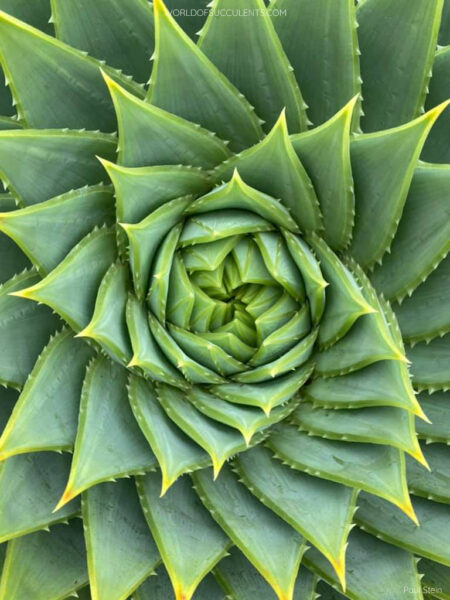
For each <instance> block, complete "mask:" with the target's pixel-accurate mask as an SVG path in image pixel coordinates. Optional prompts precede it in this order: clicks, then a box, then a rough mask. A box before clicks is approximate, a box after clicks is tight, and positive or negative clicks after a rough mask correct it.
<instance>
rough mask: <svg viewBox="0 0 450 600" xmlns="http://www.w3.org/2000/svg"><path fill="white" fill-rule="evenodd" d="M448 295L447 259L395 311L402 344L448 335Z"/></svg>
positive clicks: (449, 263) (449, 272)
mask: <svg viewBox="0 0 450 600" xmlns="http://www.w3.org/2000/svg"><path fill="white" fill-rule="evenodd" d="M449 217H450V214H449ZM449 235H450V234H449ZM449 293H450V256H447V258H445V259H444V260H443V261H442V262H441V264H440V265H439V266H438V267H437V269H436V270H435V271H434V272H433V273H432V274H431V275H430V276H429V277H428V279H427V280H426V281H425V282H424V283H422V285H420V286H419V287H418V288H416V290H415V291H414V293H413V294H412V296H411V297H410V298H407V299H406V300H405V301H404V302H403V304H402V305H401V306H399V307H398V308H396V311H395V312H396V315H397V318H398V322H399V325H400V328H401V330H402V335H403V339H404V340H405V341H407V342H417V341H421V340H427V341H429V340H430V339H432V338H435V337H437V336H439V335H440V336H442V335H444V334H445V333H448V332H449V331H450V315H449V311H448V310H446V304H445V300H446V298H448V296H449ZM447 308H448V307H447Z"/></svg>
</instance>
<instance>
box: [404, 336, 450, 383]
mask: <svg viewBox="0 0 450 600" xmlns="http://www.w3.org/2000/svg"><path fill="white" fill-rule="evenodd" d="M406 351H407V356H408V359H409V360H410V361H411V363H412V364H411V375H412V382H413V384H414V386H415V387H417V388H418V389H419V390H428V391H429V393H430V394H431V393H433V392H435V391H436V390H448V389H450V375H449V372H448V365H449V363H450V335H448V334H447V335H446V336H444V337H443V338H442V339H440V338H436V339H434V340H433V341H432V342H430V343H429V344H425V343H423V342H421V343H420V344H417V346H414V348H407V349H406Z"/></svg>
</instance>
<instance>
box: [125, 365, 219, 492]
mask: <svg viewBox="0 0 450 600" xmlns="http://www.w3.org/2000/svg"><path fill="white" fill-rule="evenodd" d="M129 399H130V404H131V408H132V410H133V413H134V415H135V417H136V420H137V422H138V424H139V427H140V428H141V430H142V432H143V434H144V435H145V437H146V439H147V441H148V443H149V444H150V446H151V447H152V450H153V452H154V453H155V455H156V457H157V459H158V463H159V466H160V468H161V472H162V482H161V496H163V495H164V494H165V493H166V491H167V490H168V488H169V487H170V486H171V485H172V484H173V483H174V482H175V481H176V480H177V479H178V477H179V476H180V475H182V474H183V473H189V472H190V471H192V470H194V469H198V468H202V467H205V466H207V465H209V464H210V460H209V457H208V455H207V454H206V452H205V451H204V450H203V449H202V448H200V446H198V445H197V444H195V443H194V442H193V441H192V440H191V439H190V438H189V437H187V436H186V435H185V434H184V433H183V432H182V431H181V430H180V429H179V428H178V427H177V426H176V425H175V424H174V423H173V421H172V420H171V419H169V418H168V417H167V415H166V413H165V412H164V410H163V409H162V408H161V406H160V404H159V402H158V400H157V397H156V392H155V390H154V388H153V386H152V384H150V383H148V382H146V381H144V380H143V379H141V378H139V377H135V376H132V377H131V379H130V391H129Z"/></svg>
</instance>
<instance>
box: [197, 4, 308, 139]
mask: <svg viewBox="0 0 450 600" xmlns="http://www.w3.org/2000/svg"><path fill="white" fill-rule="evenodd" d="M212 8H213V10H212V12H211V13H210V16H209V18H208V19H207V20H206V23H205V26H204V28H203V29H202V31H201V35H200V38H199V41H198V47H199V48H200V49H201V50H202V51H203V52H204V53H205V54H206V56H207V57H208V58H209V59H210V60H211V61H212V62H213V63H214V64H215V65H216V67H217V68H218V69H219V71H220V72H221V73H223V74H224V75H225V76H226V77H228V79H229V80H230V81H231V83H233V84H234V85H235V86H236V88H237V89H238V90H239V91H240V92H242V93H243V94H244V96H245V97H246V98H247V100H248V101H249V102H250V103H251V104H252V105H253V106H254V107H255V109H256V113H257V114H258V116H259V117H261V118H262V119H264V121H265V127H264V129H265V130H266V131H269V130H270V129H271V128H272V126H273V125H274V124H275V122H276V120H277V119H278V116H279V114H280V112H281V110H282V109H284V108H285V109H286V117H287V124H288V126H289V130H290V131H291V132H292V133H294V132H297V131H303V130H305V129H306V128H307V118H306V113H305V108H306V105H305V103H304V102H303V98H302V96H301V93H300V90H299V88H298V84H297V82H296V80H295V76H294V74H293V73H292V67H291V65H290V64H289V60H288V58H287V56H286V54H285V53H284V50H283V46H282V45H281V42H280V39H279V38H278V36H277V34H276V32H275V28H274V26H273V23H272V21H271V19H270V17H269V15H268V13H267V11H266V10H265V6H264V2H263V0H215V2H214V4H213V6H212ZM244 11H248V13H247V18H245V19H243V18H242V16H243V14H244ZM230 48H232V49H233V50H232V52H230ZM261 48H264V53H261V50H260V49H261Z"/></svg>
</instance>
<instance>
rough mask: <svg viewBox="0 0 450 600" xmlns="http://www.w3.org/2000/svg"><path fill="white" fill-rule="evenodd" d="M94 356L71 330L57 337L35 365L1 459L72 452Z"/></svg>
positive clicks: (0, 442) (2, 442)
mask: <svg viewBox="0 0 450 600" xmlns="http://www.w3.org/2000/svg"><path fill="white" fill-rule="evenodd" d="M92 355H93V352H92V350H91V349H90V348H89V346H88V345H87V344H84V343H83V342H81V341H80V340H75V339H74V338H73V334H72V333H71V332H70V331H69V330H63V331H62V332H61V333H58V334H56V335H55V337H54V338H53V339H52V340H51V341H50V343H49V344H48V346H47V347H46V348H45V349H44V350H43V351H42V354H41V355H40V357H39V358H38V360H37V362H36V364H35V365H34V367H33V370H32V371H31V374H30V377H29V378H28V379H27V381H26V383H25V385H24V387H23V390H22V393H21V394H20V396H19V399H18V401H17V404H16V406H15V407H14V411H13V413H12V416H11V419H10V420H9V422H8V425H7V426H6V428H5V429H4V431H3V434H2V437H1V438H0V459H4V458H7V457H9V456H14V455H16V454H22V453H24V452H38V451H42V450H57V451H60V450H72V448H73V444H74V441H75V435H76V431H77V425H78V410H79V404H80V394H81V387H82V383H83V379H84V374H85V370H86V365H87V362H88V360H89V358H91V357H92ZM55 374H56V376H55ZM61 398H64V401H63V402H62V401H61Z"/></svg>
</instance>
